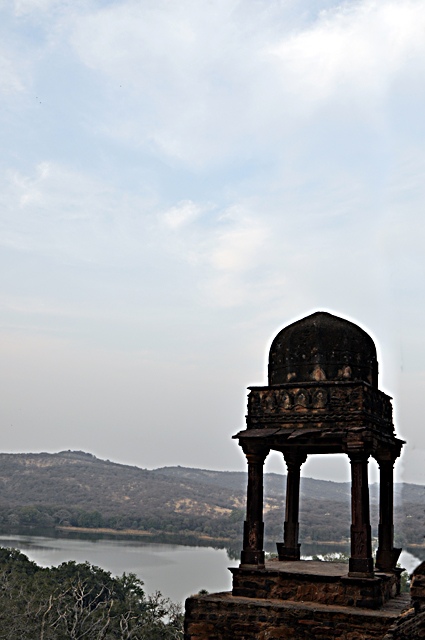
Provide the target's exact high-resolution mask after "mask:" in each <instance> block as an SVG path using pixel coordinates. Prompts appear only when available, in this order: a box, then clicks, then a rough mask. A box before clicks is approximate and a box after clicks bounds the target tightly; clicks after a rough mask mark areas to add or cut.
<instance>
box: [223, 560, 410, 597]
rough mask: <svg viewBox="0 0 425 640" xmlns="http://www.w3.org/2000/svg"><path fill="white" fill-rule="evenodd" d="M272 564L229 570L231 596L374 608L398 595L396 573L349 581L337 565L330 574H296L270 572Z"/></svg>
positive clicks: (398, 588)
mask: <svg viewBox="0 0 425 640" xmlns="http://www.w3.org/2000/svg"><path fill="white" fill-rule="evenodd" d="M272 564H273V561H271V562H268V563H267V570H266V571H258V570H256V569H252V570H249V569H239V568H238V569H231V572H232V574H233V590H232V594H233V595H234V596H242V597H245V598H257V599H259V598H265V599H267V598H268V599H278V600H294V601H297V602H306V601H309V602H318V603H320V604H337V605H342V606H349V607H352V606H354V607H362V608H369V609H378V608H379V607H381V606H382V605H383V604H384V603H385V602H387V601H388V600H389V599H390V598H394V597H395V596H396V595H397V593H399V592H400V576H399V575H398V573H396V574H395V573H389V574H376V577H375V578H370V579H367V578H366V579H365V578H361V579H359V578H350V577H348V576H347V575H345V576H344V575H342V576H341V575H340V572H339V571H338V570H337V569H338V567H339V566H340V565H338V564H336V563H335V574H334V575H329V574H324V573H322V574H319V573H318V572H317V573H316V574H313V573H303V572H302V571H300V572H298V573H296V572H295V571H294V570H292V571H291V572H285V571H282V570H276V571H273V570H271V568H270V567H272ZM275 564H276V565H282V564H283V563H275ZM304 564H305V563H304ZM304 564H303V566H304ZM311 564H313V563H311ZM324 566H325V565H324V564H323V567H324ZM343 568H344V569H345V570H346V567H344V566H343Z"/></svg>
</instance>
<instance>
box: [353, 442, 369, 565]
mask: <svg viewBox="0 0 425 640" xmlns="http://www.w3.org/2000/svg"><path fill="white" fill-rule="evenodd" d="M348 455H349V457H350V463H351V558H350V560H349V565H348V575H349V576H350V575H351V576H353V577H357V576H359V574H360V575H361V576H364V577H367V576H371V575H373V558H372V531H371V527H370V513H369V486H368V475H367V465H368V457H369V455H368V454H366V453H365V452H363V451H358V452H350V453H349V454H348Z"/></svg>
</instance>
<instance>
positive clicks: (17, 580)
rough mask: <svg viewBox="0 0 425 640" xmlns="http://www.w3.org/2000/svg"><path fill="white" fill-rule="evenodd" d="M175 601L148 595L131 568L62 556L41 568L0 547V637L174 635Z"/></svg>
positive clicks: (65, 639) (151, 639)
mask: <svg viewBox="0 0 425 640" xmlns="http://www.w3.org/2000/svg"><path fill="white" fill-rule="evenodd" d="M182 628H183V616H182V612H181V609H180V607H179V606H177V605H175V604H173V603H172V602H170V601H169V600H168V599H166V598H163V597H162V596H161V594H160V593H155V594H154V595H151V596H147V595H146V594H145V592H144V590H143V583H142V582H141V581H140V580H139V579H138V578H137V576H136V575H135V574H128V575H126V574H125V573H124V574H123V575H122V576H121V577H113V576H112V575H111V574H110V573H109V572H108V571H104V570H103V569H100V568H99V567H95V566H93V565H90V564H89V563H88V562H86V563H84V564H76V563H75V562H64V563H62V564H61V565H60V566H59V567H52V568H50V569H48V568H42V567H39V566H38V565H37V564H35V563H34V562H31V561H30V560H29V559H28V558H27V557H26V556H25V555H23V554H22V553H20V552H19V551H17V550H16V549H4V548H0V639H1V640H38V639H39V640H53V639H54V640H69V639H72V640H82V639H83V638H84V640H131V639H132V640H177V639H178V638H183V631H182Z"/></svg>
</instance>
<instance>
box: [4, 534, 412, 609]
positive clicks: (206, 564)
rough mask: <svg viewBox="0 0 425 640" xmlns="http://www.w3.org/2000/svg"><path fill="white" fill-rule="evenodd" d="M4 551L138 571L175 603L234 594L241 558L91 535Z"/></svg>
mask: <svg viewBox="0 0 425 640" xmlns="http://www.w3.org/2000/svg"><path fill="white" fill-rule="evenodd" d="M0 546H3V547H15V548H16V549H19V550H20V551H22V552H23V553H25V554H26V555H27V556H28V557H29V558H30V560H34V562H37V564H39V565H41V566H44V567H50V566H52V565H55V566H57V565H58V564H60V563H61V562H65V561H67V560H75V561H76V562H85V561H88V562H90V563H92V564H94V565H97V566H99V567H102V568H103V569H106V570H107V571H111V573H113V574H114V575H121V574H122V573H123V572H124V571H125V572H126V573H130V572H133V573H136V574H137V575H138V577H139V578H140V579H141V580H143V581H144V583H145V588H146V591H147V592H149V593H151V592H153V591H155V590H157V589H158V590H159V591H161V592H162V593H163V594H164V595H166V596H168V597H170V598H171V599H172V600H175V601H180V602H182V601H183V600H184V599H185V598H186V597H187V596H189V595H191V594H194V593H198V591H200V590H201V589H207V590H208V591H209V592H216V591H229V590H230V589H231V574H230V572H229V571H228V568H229V567H234V566H237V565H238V564H239V558H240V547H239V545H238V544H235V545H234V546H232V547H231V548H228V549H217V548H215V549H214V548H212V547H207V546H188V545H178V544H164V543H152V542H149V543H148V542H143V541H141V540H140V539H137V540H134V539H132V540H117V539H111V538H105V537H100V536H94V537H89V536H87V535H86V536H84V537H82V536H78V537H70V536H67V537H59V536H57V537H50V536H35V535H19V534H3V535H0ZM266 548H267V550H268V551H271V552H273V551H275V545H267V547H266ZM301 550H302V554H303V556H304V557H311V556H313V555H325V554H328V553H331V552H333V551H337V552H344V553H347V554H348V553H349V552H350V546H349V544H347V545H338V546H331V545H323V544H320V543H312V544H307V543H303V545H302V548H301ZM422 556H424V558H422ZM422 559H425V549H417V548H409V547H408V549H407V550H405V551H403V552H402V554H401V556H400V563H401V566H402V567H404V568H405V569H407V571H408V573H411V572H412V571H413V569H414V568H415V567H416V566H417V565H418V564H420V562H421V561H422Z"/></svg>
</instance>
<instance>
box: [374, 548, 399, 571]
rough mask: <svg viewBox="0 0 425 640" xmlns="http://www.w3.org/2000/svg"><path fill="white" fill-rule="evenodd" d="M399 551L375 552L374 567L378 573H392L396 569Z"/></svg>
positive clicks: (384, 550)
mask: <svg viewBox="0 0 425 640" xmlns="http://www.w3.org/2000/svg"><path fill="white" fill-rule="evenodd" d="M400 553H401V549H379V548H378V551H377V552H376V562H375V566H376V568H377V569H379V570H380V571H392V570H393V569H395V568H396V565H397V560H398V558H399V556H400Z"/></svg>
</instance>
